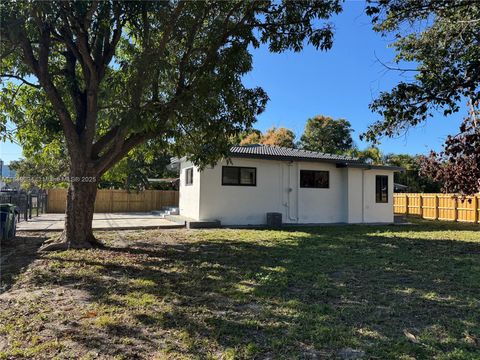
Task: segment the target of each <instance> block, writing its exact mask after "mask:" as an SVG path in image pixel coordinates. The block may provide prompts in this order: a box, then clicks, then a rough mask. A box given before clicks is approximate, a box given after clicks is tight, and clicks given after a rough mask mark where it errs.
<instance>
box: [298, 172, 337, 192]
mask: <svg viewBox="0 0 480 360" xmlns="http://www.w3.org/2000/svg"><path fill="white" fill-rule="evenodd" d="M329 177H330V174H329V172H328V171H314V170H300V187H301V188H317V189H328V188H329V187H330V184H329Z"/></svg>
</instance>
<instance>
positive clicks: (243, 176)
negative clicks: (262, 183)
mask: <svg viewBox="0 0 480 360" xmlns="http://www.w3.org/2000/svg"><path fill="white" fill-rule="evenodd" d="M222 185H238V186H256V185H257V169H256V168H250V167H238V166H223V167H222Z"/></svg>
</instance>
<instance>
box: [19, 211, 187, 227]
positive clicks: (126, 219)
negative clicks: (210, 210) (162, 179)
mask: <svg viewBox="0 0 480 360" xmlns="http://www.w3.org/2000/svg"><path fill="white" fill-rule="evenodd" d="M64 220H65V214H42V215H40V216H38V217H34V218H32V219H30V220H28V221H22V222H20V223H18V225H17V231H62V230H63V227H64ZM182 227H184V225H181V224H178V223H175V222H173V221H168V220H165V219H162V218H159V217H158V216H156V215H152V214H151V213H98V214H94V215H93V229H94V230H132V229H158V228H161V229H173V228H182Z"/></svg>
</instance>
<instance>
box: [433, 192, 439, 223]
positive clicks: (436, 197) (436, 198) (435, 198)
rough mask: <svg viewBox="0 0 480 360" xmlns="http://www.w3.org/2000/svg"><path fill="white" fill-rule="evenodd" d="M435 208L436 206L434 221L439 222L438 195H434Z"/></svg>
mask: <svg viewBox="0 0 480 360" xmlns="http://www.w3.org/2000/svg"><path fill="white" fill-rule="evenodd" d="M433 206H434V215H433V219H434V220H438V196H437V194H435V195H433Z"/></svg>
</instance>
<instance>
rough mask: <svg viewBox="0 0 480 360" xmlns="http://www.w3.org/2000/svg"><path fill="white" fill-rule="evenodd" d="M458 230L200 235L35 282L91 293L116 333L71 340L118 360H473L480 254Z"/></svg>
mask: <svg viewBox="0 0 480 360" xmlns="http://www.w3.org/2000/svg"><path fill="white" fill-rule="evenodd" d="M448 225H450V226H445V227H443V225H442V226H438V224H421V225H418V226H415V227H398V226H393V227H368V226H343V227H324V228H321V227H316V228H308V227H302V228H296V229H295V228H290V229H287V230H282V231H269V230H236V231H233V230H218V231H198V232H190V233H184V234H187V235H185V236H187V239H183V240H182V239H181V241H178V242H177V243H164V242H161V241H155V239H153V240H151V241H149V240H148V239H142V240H139V241H132V243H131V246H130V247H115V246H112V247H109V248H107V249H104V250H92V251H81V252H65V253H60V254H53V255H49V256H48V257H47V259H48V261H49V262H51V263H52V264H53V263H55V266H50V267H48V268H47V269H45V270H44V271H43V272H39V273H37V274H36V275H35V277H34V278H33V280H32V281H34V283H36V285H39V286H46V285H49V284H50V285H51V284H54V285H62V286H75V287H76V288H79V289H82V290H85V291H87V292H88V294H89V296H90V301H91V302H92V303H94V304H96V306H98V308H100V309H103V310H104V311H105V313H108V314H109V316H110V317H111V319H110V322H107V324H106V325H105V326H103V327H102V329H103V330H102V331H104V333H103V335H102V333H101V332H98V331H91V332H89V334H85V333H82V334H75V333H73V334H72V335H71V337H72V338H73V339H74V340H75V341H78V342H82V343H83V345H84V346H85V347H87V348H91V349H97V350H98V349H104V351H107V352H108V354H109V355H112V356H113V355H118V354H119V353H124V352H125V347H124V345H125V338H128V339H130V340H129V341H131V342H132V343H133V344H135V343H142V344H143V346H144V348H145V347H146V348H148V349H150V350H153V349H155V350H158V349H165V351H167V352H169V351H173V352H176V353H177V354H183V355H185V356H191V355H195V356H200V357H202V358H204V357H208V356H212V354H213V355H214V356H215V355H219V354H221V353H223V352H224V351H226V350H228V349H231V351H232V352H234V353H235V355H236V356H237V357H240V358H251V357H255V356H257V357H260V358H265V357H270V358H295V357H300V358H316V357H322V356H323V357H335V356H340V355H339V354H340V353H339V351H340V350H341V349H344V350H345V349H349V348H350V349H357V350H359V351H361V352H365V353H366V356H368V357H379V358H399V357H402V356H403V357H407V356H411V357H415V358H431V357H435V356H440V355H442V354H443V355H445V356H446V357H456V358H474V357H475V356H479V355H480V349H479V345H480V325H479V324H480V315H479V314H480V305H479V304H480V299H479V294H480V258H479V254H480V243H479V242H473V241H472V242H468V241H455V240H451V239H450V238H451V236H452V234H451V233H449V232H448V233H447V232H445V233H444V231H446V230H447V229H452V226H451V225H452V224H448ZM453 229H454V230H455V231H456V235H455V236H456V237H457V238H458V239H459V240H462V231H463V230H471V229H472V227H471V226H463V225H458V226H453ZM432 232H434V234H433V235H432ZM189 236H190V237H191V238H188V237H189ZM469 236H471V233H469ZM125 317H128V318H129V320H128V321H126V320H125ZM107 320H108V319H107ZM405 331H408V333H410V334H412V335H413V340H412V338H410V339H409V338H407V337H406V336H405ZM58 336H59V337H61V336H62V334H61V333H60V332H59V334H58ZM129 351H130V353H129V354H128V355H129V356H137V355H138V354H136V353H135V352H134V350H133V349H130V350H129Z"/></svg>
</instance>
